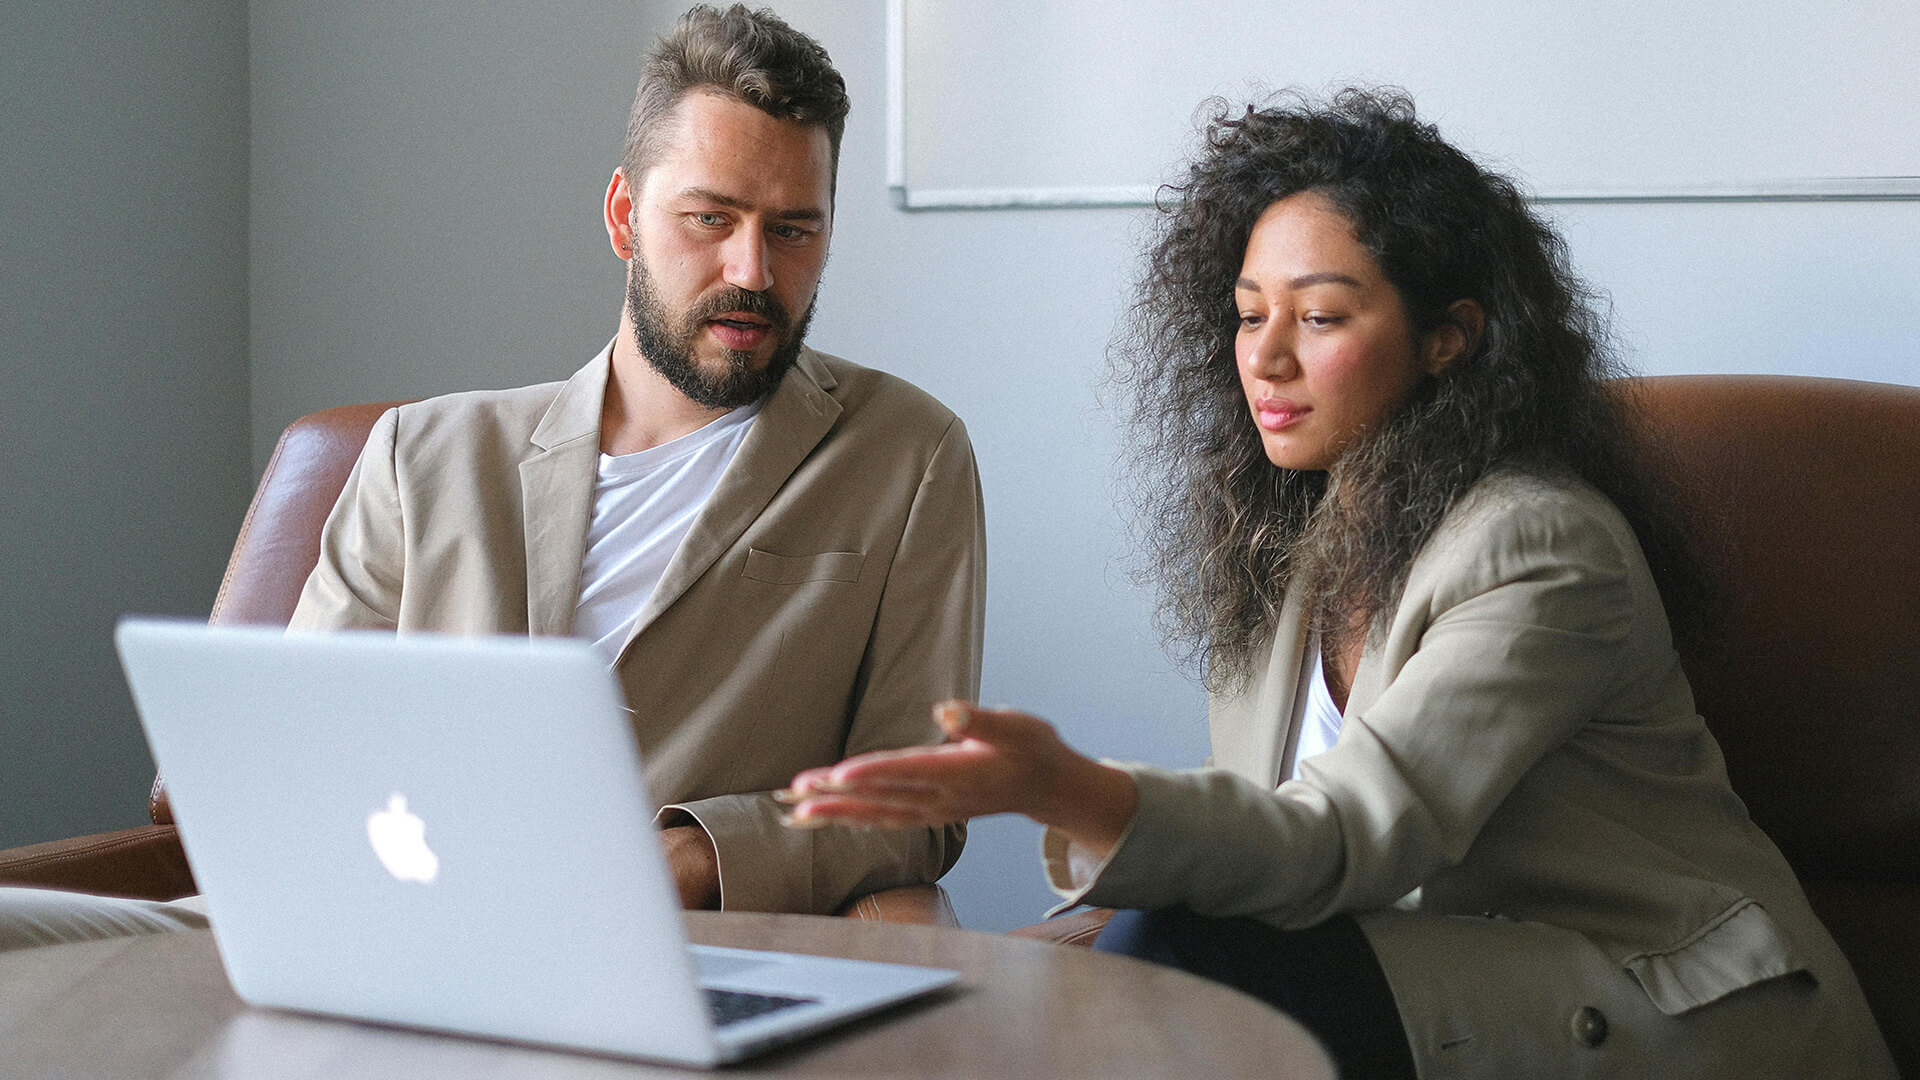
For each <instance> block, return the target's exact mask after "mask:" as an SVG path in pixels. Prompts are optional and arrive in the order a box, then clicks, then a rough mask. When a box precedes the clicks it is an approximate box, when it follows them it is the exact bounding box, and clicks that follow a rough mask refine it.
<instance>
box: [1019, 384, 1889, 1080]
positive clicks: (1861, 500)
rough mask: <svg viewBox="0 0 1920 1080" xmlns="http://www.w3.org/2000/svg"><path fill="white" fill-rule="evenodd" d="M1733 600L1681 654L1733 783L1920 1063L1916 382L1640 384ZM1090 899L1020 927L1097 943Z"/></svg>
mask: <svg viewBox="0 0 1920 1080" xmlns="http://www.w3.org/2000/svg"><path fill="white" fill-rule="evenodd" d="M1630 389H1631V390H1632V391H1634V392H1637V393H1638V394H1639V396H1640V398H1641V400H1642V402H1643V404H1644V406H1645V411H1646V415H1647V419H1648V421H1649V430H1648V432H1647V435H1648V437H1649V439H1650V441H1651V443H1652V444H1653V449H1654V451H1655V456H1656V458H1657V459H1658V460H1660V461H1662V462H1663V464H1662V465H1661V466H1660V467H1661V468H1662V470H1663V472H1664V474H1665V479H1666V481H1667V482H1668V484H1669V486H1670V489H1671V491H1672V492H1673V494H1674V495H1675V497H1676V498H1677V499H1678V501H1679V503H1680V507H1681V510H1682V512H1683V513H1684V514H1685V515H1686V516H1687V518H1688V520H1689V522H1690V524H1691V526H1692V528H1693V529H1694V532H1695V534H1696V536H1697V538H1698V541H1699V543H1700V545H1701V547H1702V549H1703V553H1704V554H1706V556H1707V557H1708V558H1709V560H1710V561H1711V562H1712V564H1713V566H1714V570H1715V573H1716V575H1717V577H1718V579H1719V583H1720V586H1721V588H1722V590H1723V592H1724V594H1725V601H1726V604H1725V606H1726V610H1725V612H1724V621H1723V622H1722V624H1721V626H1720V628H1719V632H1718V633H1717V634H1716V635H1714V639H1713V640H1712V641H1711V642H1708V643H1705V646H1704V647H1702V648H1700V649H1698V650H1695V651H1694V653H1693V654H1692V655H1689V656H1686V657H1684V658H1683V659H1684V662H1685V666H1686V669H1687V674H1688V676H1689V678H1690V679H1691V680H1692V682H1693V690H1694V696H1695V699H1696V701H1697V703H1698V705H1699V708H1700V712H1701V715H1703V716H1705V717H1706V719H1707V724H1708V726H1709V727H1710V728H1711V729H1712V730H1713V733H1714V735H1715V736H1716V737H1717V738H1718V739H1719V741H1720V745H1721V748H1722V749H1723V750H1725V752H1726V757H1727V772H1728V774H1729V776H1730V777H1731V778H1732V781H1733V787H1734V790H1735V791H1737V792H1738V793H1739V794H1740V796H1741V798H1742V799H1744V800H1745V801H1746V804H1747V809H1748V810H1749V811H1750V812H1751V813H1752V815H1753V819H1754V820H1755V821H1756V822H1758V823H1759V825H1760V827H1761V828H1763V829H1765V830H1766V832H1767V835H1769V836H1771V837H1772V838H1773V840H1774V842H1775V843H1777V844H1778V845H1779V846H1780V850H1781V851H1782V852H1784V853H1785V854H1786V857H1787V861H1788V862H1790V863H1791V864H1792V865H1793V868H1794V870H1795V872H1796V873H1798V874H1799V876H1800V880H1801V883H1802V884H1803V885H1804V886H1805V887H1806V890H1807V896H1808V899H1809V900H1810V901H1811V902H1812V903H1813V908H1814V910H1815V911H1816V912H1817V913H1818V914H1819V915H1820V918H1821V919H1822V920H1824V921H1825V923H1826V925H1827V928H1828V929H1829V930H1831V931H1832V932H1833V936H1834V938H1835V940H1837V941H1838V942H1839V943H1840V948H1841V949H1842V950H1844V951H1845V952H1846V954H1847V957H1848V959H1849V960H1851V961H1852V962H1853V967H1854V971H1855V972H1856V973H1857V974H1858V975H1859V977H1860V982H1861V985H1862V986H1863V987H1865V989H1866V994H1867V1001H1868V1002H1869V1004H1870V1005H1871V1006H1872V1008H1873V1012H1874V1016H1875V1017H1876V1018H1877V1019H1878V1020H1879V1021H1880V1029H1881V1031H1882V1032H1884V1033H1885V1034H1886V1037H1887V1042H1888V1043H1889V1044H1890V1045H1891V1046H1892V1048H1893V1054H1894V1058H1895V1060H1896V1061H1897V1062H1898V1063H1899V1066H1900V1071H1901V1073H1902V1074H1903V1075H1906V1076H1920V388H1914V387H1907V386H1890V385H1885V384H1881V383H1868V382H1853V381H1848V380H1842V379H1815V378H1801V377H1793V376H1758V375H1682V376H1662V377H1655V378H1646V379H1637V380H1633V381H1632V383H1631V384H1630ZM1109 914H1111V912H1109V911H1108V910H1106V909H1093V910H1087V911H1080V912H1075V913H1073V914H1070V915H1066V916H1062V917H1061V918H1059V919H1055V920H1053V921H1051V922H1048V923H1042V924H1039V925H1038V926H1031V927H1023V928H1021V929H1020V930H1016V931H1014V933H1016V934H1020V935H1023V936H1027V937H1037V938H1041V939H1044V940H1050V941H1057V942H1064V943H1072V944H1082V945H1084V944H1088V943H1090V942H1091V941H1092V940H1093V938H1094V936H1095V935H1097V934H1098V933H1099V930H1100V927H1101V926H1102V925H1104V924H1105V922H1106V918H1107V916H1108V915H1109Z"/></svg>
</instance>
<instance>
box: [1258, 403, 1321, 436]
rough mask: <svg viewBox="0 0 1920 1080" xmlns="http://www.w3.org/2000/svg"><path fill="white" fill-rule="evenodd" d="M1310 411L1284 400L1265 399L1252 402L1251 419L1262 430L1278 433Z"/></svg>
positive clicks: (1307, 408) (1305, 407) (1310, 410)
mask: <svg viewBox="0 0 1920 1080" xmlns="http://www.w3.org/2000/svg"><path fill="white" fill-rule="evenodd" d="M1312 411H1313V410H1312V409H1311V408H1309V407H1307V406H1305V405H1296V404H1294V403H1293V402H1291V401H1288V400H1286V399H1284V398H1267V399H1263V400H1261V401H1256V402H1254V405H1253V419H1254V422H1255V423H1257V424H1259V425H1260V427H1261V428H1262V429H1263V430H1266V431H1280V430H1282V429H1284V428H1288V427H1291V426H1293V425H1294V424H1295V423H1297V422H1298V421H1299V420H1300V418H1301V417H1303V416H1305V415H1307V414H1308V413H1310V412H1312Z"/></svg>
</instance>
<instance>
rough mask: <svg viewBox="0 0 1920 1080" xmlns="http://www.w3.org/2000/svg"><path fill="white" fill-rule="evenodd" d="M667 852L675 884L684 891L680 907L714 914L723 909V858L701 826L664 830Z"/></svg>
mask: <svg viewBox="0 0 1920 1080" xmlns="http://www.w3.org/2000/svg"><path fill="white" fill-rule="evenodd" d="M660 842H661V844H662V846H664V847H665V848H666V849H667V865H668V866H670V867H672V868H673V883H674V884H675V885H678V886H679V887H680V906H681V907H684V908H686V909H687V910H689V911H713V910H715V909H717V908H719V906H720V856H719V855H718V854H717V853H716V852H715V851H714V850H713V839H712V838H711V837H709V836H708V835H707V830H705V829H703V828H701V827H700V826H699V825H698V824H685V825H670V826H668V827H666V828H664V829H661V830H660Z"/></svg>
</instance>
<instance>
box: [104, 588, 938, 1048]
mask: <svg viewBox="0 0 1920 1080" xmlns="http://www.w3.org/2000/svg"><path fill="white" fill-rule="evenodd" d="M116 638H117V641H118V644H119V648H120V657H121V662H122V663H123V664H124V665H125V667H126V671H127V679H128V681H129V683H130V684H131V686H132V688H133V697H134V702H135V704H136V706H137V707H138V709H139V713H140V719H141V723H142V724H143V725H144V727H145V728H146V732H147V740H148V743H149V744H150V745H151V747H152V749H153V755H154V758H155V760H156V761H157V762H158V763H159V766H160V770H161V772H162V773H163V774H164V775H165V776H166V778H167V789H168V791H169V792H170V794H171V798H172V803H173V809H174V817H175V820H176V821H177V822H178V823H179V825H180V834H181V840H182V842H183V843H184V844H185V846H186V850H187V856H188V859H189V860H190V861H191V862H192V865H193V870H194V876H195V878H196V880H197V881H198V882H199V884H200V887H201V890H202V893H203V895H204V896H205V898H206V903H207V908H208V914H209V916H210V918H211V920H212V923H213V931H214V936H215V939H216V940H217V942H218V944H219V948H220V953H221V956H222V958H223V959H224V960H225V962H226V968H227V974H228V977H229V978H230V979H231V980H232V982H233V987H234V991H235V992H236V993H237V994H239V996H240V997H241V998H242V999H243V1000H245V1001H248V1002H250V1003H253V1004H256V1005H264V1006H271V1007H276V1008H285V1009H297V1010H302V1011H307V1012H318V1013H330V1014H335V1015H339V1016H347V1017H354V1018H358V1019H364V1020H373V1021H377V1022H381V1023H388V1024H401V1025H406V1026H411V1027H421V1028H431V1029H435V1030H439V1031H450V1032H459V1033H464V1034H471V1035H480V1036H485V1037H488V1038H494V1039H508V1040H513V1041H519V1042H529V1043H540V1044H546V1045H553V1046H562V1047H571V1048H578V1049H584V1050H591V1051H596V1052H602V1053H611V1054H620V1055H626V1056H632V1057H639V1058H648V1059H653V1060H658V1061H670V1062H677V1063H682V1064H690V1065H713V1064H718V1063H721V1062H726V1061H735V1060H738V1059H740V1058H742V1057H746V1056H748V1055H750V1054H753V1053H756V1052H758V1051H760V1050H763V1049H766V1048H768V1047H770V1046H773V1045H776V1044H778V1043H781V1042H785V1041H787V1040H789V1039H791V1038H795V1037H798V1036H800V1035H804V1034H808V1033H810V1032H814V1031H818V1030H820V1029H821V1028H824V1027H828V1026H831V1025H833V1024H836V1023H839V1022H841V1021H844V1020H847V1019H851V1018H853V1017H856V1016H861V1015H864V1014H867V1013H871V1012H873V1011H875V1010H877V1009H880V1008H883V1007H885V1006H887V1005H890V1004H893V1003H895V1002H898V1001H903V1000H905V999H908V998H911V997H915V996H917V995H921V994H926V993H929V992H931V991H933V990H935V989H938V988H940V987H943V986H947V985H949V984H951V983H953V982H954V981H955V980H957V979H958V978H959V975H958V973H957V972H953V971H946V970H941V969H933V968H921V967H907V966H900V965H893V964H872V963H864V962H859V961H851V960H833V959H827V958H823V957H813V956H798V955H792V954H786V953H765V952H752V951H747V950H740V949H714V948H706V947H701V946H690V945H689V944H688V943H687V940H686V933H685V927H684V924H683V921H682V919H681V916H680V905H679V894H678V892H677V890H676V889H675V887H674V884H673V879H672V876H671V874H670V872H669V870H668V868H667V865H666V861H665V857H664V856H663V855H662V853H661V849H660V844H659V840H658V838H657V834H656V832H655V829H654V826H653V815H654V807H653V805H652V804H651V802H650V801H649V799H648V796H647V792H646V789H645V786H644V785H643V784H642V782H641V775H640V759H639V751H638V749H637V747H636V744H635V739H634V735H633V729H632V727H631V725H630V723H629V722H628V719H627V710H626V708H625V704H624V702H623V701H622V699H621V693H620V688H619V685H618V683H617V682H616V680H615V678H614V676H613V674H612V673H611V672H610V671H609V670H608V668H607V665H606V662H605V660H604V659H603V658H602V657H601V656H600V655H599V654H598V653H597V652H595V651H594V650H593V648H592V647H591V646H590V645H588V644H587V643H585V642H581V641H572V640H564V639H538V640H527V639H518V638H452V637H434V636H410V637H398V638H397V637H395V636H393V635H391V634H357V633H341V634H286V633H283V632H282V631H279V630H277V629H274V630H263V629H233V628H213V627H208V626H205V625H200V624H189V623H183V622H168V621H156V620H144V619H127V620H123V621H122V622H121V624H120V627H119V630H118V632H117V635H116Z"/></svg>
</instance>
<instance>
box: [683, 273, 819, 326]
mask: <svg viewBox="0 0 1920 1080" xmlns="http://www.w3.org/2000/svg"><path fill="white" fill-rule="evenodd" d="M730 311H741V312H745V313H746V314H748V315H758V316H760V317H761V318H763V319H765V320H767V322H769V323H771V324H773V328H774V329H775V330H778V331H780V332H781V333H786V332H787V330H788V329H789V328H791V327H792V325H793V316H791V315H789V314H788V313H787V306H786V305H785V304H782V303H781V302H780V301H779V300H778V299H777V298H775V297H774V295H773V294H772V293H764V292H753V291H751V290H748V289H742V288H740V287H739V286H737V285H730V286H728V287H726V288H725V289H722V290H721V291H719V292H717V293H714V294H713V295H711V296H704V297H701V298H700V300H699V301H698V302H697V303H695V304H694V305H693V308H692V310H690V311H688V312H687V321H688V325H690V326H699V325H700V324H701V323H704V322H707V321H708V320H710V319H716V318H719V317H720V316H722V315H725V314H727V313H728V312H730Z"/></svg>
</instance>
